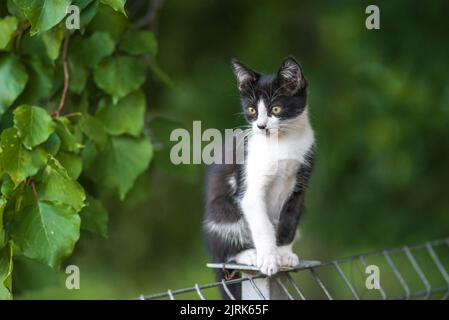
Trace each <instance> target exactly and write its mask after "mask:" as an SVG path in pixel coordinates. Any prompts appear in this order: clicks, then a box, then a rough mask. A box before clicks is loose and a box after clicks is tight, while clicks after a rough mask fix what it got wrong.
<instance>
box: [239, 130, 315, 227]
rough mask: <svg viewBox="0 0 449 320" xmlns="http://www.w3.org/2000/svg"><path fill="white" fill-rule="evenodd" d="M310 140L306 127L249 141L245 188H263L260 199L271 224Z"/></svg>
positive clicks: (282, 202)
mask: <svg viewBox="0 0 449 320" xmlns="http://www.w3.org/2000/svg"><path fill="white" fill-rule="evenodd" d="M313 140H314V139H313V132H312V130H311V129H309V130H304V131H302V132H298V133H295V134H290V135H285V136H280V137H276V136H272V137H267V136H264V135H254V136H253V137H251V139H250V141H249V143H248V157H247V166H246V173H247V176H246V182H247V188H256V189H258V190H262V191H261V193H260V196H261V197H263V199H259V201H264V202H265V204H266V209H267V213H268V215H269V216H270V219H271V221H272V222H273V223H274V224H277V222H278V220H279V215H280V212H281V210H282V207H283V205H284V203H285V202H286V200H287V199H288V198H289V196H290V195H291V193H292V191H293V189H294V187H295V184H296V182H297V181H296V176H297V172H298V170H299V167H300V166H301V164H302V163H304V161H305V156H306V154H307V152H308V151H309V150H310V148H311V147H312V145H313Z"/></svg>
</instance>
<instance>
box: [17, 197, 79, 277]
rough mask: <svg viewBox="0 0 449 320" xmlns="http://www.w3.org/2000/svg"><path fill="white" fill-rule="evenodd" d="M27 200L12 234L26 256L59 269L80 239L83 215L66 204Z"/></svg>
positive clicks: (18, 215)
mask: <svg viewBox="0 0 449 320" xmlns="http://www.w3.org/2000/svg"><path fill="white" fill-rule="evenodd" d="M27 202H28V203H27V204H25V205H24V206H23V207H22V208H21V209H20V210H19V212H18V213H17V215H16V219H15V220H14V221H13V224H12V228H11V237H12V239H14V242H15V243H16V244H17V245H18V246H19V247H20V249H21V252H22V253H23V254H24V255H25V256H26V257H28V258H30V259H36V260H38V261H40V262H43V263H45V264H48V265H49V266H50V267H52V268H54V269H57V268H58V267H59V266H60V264H61V261H62V259H64V258H65V257H67V256H69V255H70V254H71V253H72V251H73V248H74V246H75V243H76V242H77V241H78V238H79V233H80V224H81V221H80V217H79V215H78V214H77V213H76V211H75V210H74V209H73V208H72V207H71V206H68V205H65V204H62V203H52V202H48V201H42V200H39V201H36V200H34V201H27Z"/></svg>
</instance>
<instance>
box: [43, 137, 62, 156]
mask: <svg viewBox="0 0 449 320" xmlns="http://www.w3.org/2000/svg"><path fill="white" fill-rule="evenodd" d="M42 146H43V148H44V149H45V150H46V151H47V152H48V153H49V154H51V155H52V156H54V155H56V154H57V153H58V151H59V148H60V147H61V138H59V136H58V135H57V134H56V133H52V134H51V135H50V137H48V140H47V141H45V143H44V144H43V145H42Z"/></svg>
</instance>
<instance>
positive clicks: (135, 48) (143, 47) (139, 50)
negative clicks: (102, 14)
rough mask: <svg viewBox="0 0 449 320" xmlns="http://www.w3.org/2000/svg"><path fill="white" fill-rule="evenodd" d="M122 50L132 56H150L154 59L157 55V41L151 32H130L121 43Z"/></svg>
mask: <svg viewBox="0 0 449 320" xmlns="http://www.w3.org/2000/svg"><path fill="white" fill-rule="evenodd" d="M120 49H121V50H123V51H125V52H128V53H130V54H136V55H139V54H149V55H150V56H153V57H154V56H155V55H156V53H157V40H156V37H155V36H154V33H152V32H150V31H130V32H129V33H127V34H126V36H125V37H124V39H123V40H122V42H121V43H120Z"/></svg>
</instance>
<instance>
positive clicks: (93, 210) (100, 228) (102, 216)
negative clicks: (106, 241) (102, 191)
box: [80, 197, 108, 238]
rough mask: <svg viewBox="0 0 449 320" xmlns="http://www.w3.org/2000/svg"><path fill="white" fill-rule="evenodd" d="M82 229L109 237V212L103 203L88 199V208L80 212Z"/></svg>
mask: <svg viewBox="0 0 449 320" xmlns="http://www.w3.org/2000/svg"><path fill="white" fill-rule="evenodd" d="M80 217H81V229H84V230H87V231H90V232H93V233H98V234H100V235H102V236H103V237H105V238H107V237H108V212H107V211H106V209H105V207H104V206H103V204H102V203H101V201H99V200H97V199H95V198H92V197H88V199H87V206H86V207H84V208H83V210H81V212H80Z"/></svg>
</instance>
